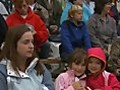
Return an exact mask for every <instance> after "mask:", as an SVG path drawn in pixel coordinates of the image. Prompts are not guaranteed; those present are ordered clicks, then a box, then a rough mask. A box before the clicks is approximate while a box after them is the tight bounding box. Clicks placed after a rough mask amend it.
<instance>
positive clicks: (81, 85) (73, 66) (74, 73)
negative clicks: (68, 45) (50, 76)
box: [55, 49, 88, 90]
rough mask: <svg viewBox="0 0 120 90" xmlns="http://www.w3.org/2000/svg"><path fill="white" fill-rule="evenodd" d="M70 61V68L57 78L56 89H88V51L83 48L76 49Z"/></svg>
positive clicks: (69, 58)
mask: <svg viewBox="0 0 120 90" xmlns="http://www.w3.org/2000/svg"><path fill="white" fill-rule="evenodd" d="M68 61H69V63H68V66H69V69H68V70H67V71H66V72H64V73H61V74H60V75H59V76H58V77H57V78H56V81H55V90H88V89H85V87H86V81H85V79H86V75H85V70H86V63H87V54H86V52H85V51H84V50H83V49H75V51H74V52H73V53H72V54H71V55H70V56H69V57H68Z"/></svg>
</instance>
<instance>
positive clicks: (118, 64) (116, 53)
mask: <svg viewBox="0 0 120 90" xmlns="http://www.w3.org/2000/svg"><path fill="white" fill-rule="evenodd" d="M107 66H108V67H107V70H108V71H109V72H111V73H114V74H115V75H116V76H117V78H118V80H119V81H120V38H118V39H117V40H116V41H115V42H114V43H113V44H112V46H111V51H110V55H109V59H108V65H107Z"/></svg>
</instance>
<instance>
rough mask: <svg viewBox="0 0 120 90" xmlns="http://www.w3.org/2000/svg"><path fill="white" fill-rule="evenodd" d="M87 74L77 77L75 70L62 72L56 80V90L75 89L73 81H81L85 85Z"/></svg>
mask: <svg viewBox="0 0 120 90" xmlns="http://www.w3.org/2000/svg"><path fill="white" fill-rule="evenodd" d="M85 79H86V75H85V74H83V75H82V76H81V77H80V78H77V77H75V74H74V71H73V70H68V71H66V72H64V73H61V74H60V75H59V76H58V77H57V78H56V80H55V90H74V88H73V86H72V85H73V83H74V82H76V81H80V82H81V84H82V85H83V87H85V86H86V81H85Z"/></svg>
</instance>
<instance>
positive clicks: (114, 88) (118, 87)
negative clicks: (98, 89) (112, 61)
mask: <svg viewBox="0 0 120 90" xmlns="http://www.w3.org/2000/svg"><path fill="white" fill-rule="evenodd" d="M102 90H120V82H119V81H118V80H117V78H116V76H115V75H113V74H110V75H109V80H108V86H105V87H103V88H102Z"/></svg>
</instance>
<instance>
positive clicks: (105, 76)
mask: <svg viewBox="0 0 120 90" xmlns="http://www.w3.org/2000/svg"><path fill="white" fill-rule="evenodd" d="M102 75H103V77H104V79H105V86H108V80H109V75H110V73H109V72H107V71H104V72H103V73H102Z"/></svg>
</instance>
